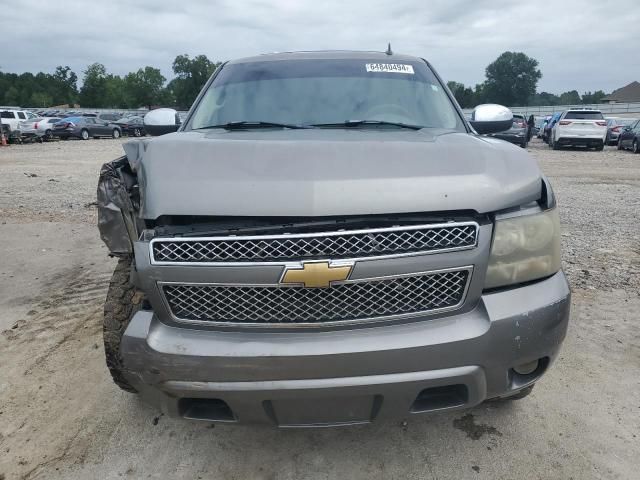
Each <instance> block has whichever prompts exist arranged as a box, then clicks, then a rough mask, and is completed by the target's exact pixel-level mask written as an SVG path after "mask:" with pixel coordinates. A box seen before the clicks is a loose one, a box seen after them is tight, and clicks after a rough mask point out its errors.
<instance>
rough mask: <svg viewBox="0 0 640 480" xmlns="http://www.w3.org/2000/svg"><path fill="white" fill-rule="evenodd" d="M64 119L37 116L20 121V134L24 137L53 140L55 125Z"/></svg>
mask: <svg viewBox="0 0 640 480" xmlns="http://www.w3.org/2000/svg"><path fill="white" fill-rule="evenodd" d="M60 120H62V119H61V118H57V117H47V118H36V119H35V120H27V121H25V122H22V123H20V135H21V137H22V138H23V139H24V138H27V139H28V138H37V139H41V140H51V139H52V138H53V125H54V124H55V123H57V122H59V121H60Z"/></svg>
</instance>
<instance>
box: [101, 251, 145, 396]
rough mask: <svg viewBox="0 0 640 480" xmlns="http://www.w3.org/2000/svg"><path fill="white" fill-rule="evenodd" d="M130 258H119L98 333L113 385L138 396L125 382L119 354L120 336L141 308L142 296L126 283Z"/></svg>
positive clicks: (128, 278) (129, 282)
mask: <svg viewBox="0 0 640 480" xmlns="http://www.w3.org/2000/svg"><path fill="white" fill-rule="evenodd" d="M132 262H133V259H132V258H130V257H127V258H121V259H120V260H119V261H118V264H117V265H116V268H115V270H114V272H113V276H112V277H111V282H110V283H109V290H108V292H107V299H106V301H105V304H104V320H103V328H102V334H103V339H104V354H105V359H106V362H107V368H108V369H109V372H110V373H111V377H112V378H113V382H114V383H115V384H116V385H117V386H118V387H120V388H121V389H122V390H124V391H125V392H130V393H138V392H137V390H136V389H135V388H134V387H133V386H132V385H131V384H130V383H129V382H128V381H127V380H126V378H125V376H124V366H123V362H122V356H121V355H120V343H121V342H122V335H123V334H124V331H125V330H126V329H127V326H128V325H129V322H130V321H131V318H132V317H133V315H134V314H135V313H136V312H137V311H138V310H140V308H141V307H142V301H143V298H144V297H143V294H142V292H141V291H140V290H138V289H137V288H136V287H135V286H134V285H133V284H132V283H131V281H130V277H129V275H130V273H131V265H132Z"/></svg>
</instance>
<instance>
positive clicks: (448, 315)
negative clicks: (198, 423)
mask: <svg viewBox="0 0 640 480" xmlns="http://www.w3.org/2000/svg"><path fill="white" fill-rule="evenodd" d="M512 118H513V115H512V114H511V112H510V111H509V110H508V109H506V108H504V107H500V106H497V105H482V106H479V107H477V108H476V109H475V110H474V112H473V114H472V116H471V120H470V121H467V120H465V118H464V116H463V114H462V112H461V111H460V109H459V108H458V107H457V104H456V102H455V101H454V99H453V97H452V95H451V93H450V92H449V90H448V89H447V87H446V84H445V83H444V82H443V81H442V80H441V79H440V77H439V76H438V74H437V73H436V72H435V70H434V69H433V67H432V66H431V65H430V64H429V63H427V62H426V61H424V60H422V59H420V58H416V57H412V56H407V55H398V54H393V53H391V52H387V53H372V52H317V53H309V52H304V53H282V54H273V55H263V56H259V57H252V58H245V59H241V60H236V61H231V62H228V63H225V64H224V65H222V66H221V67H220V68H218V70H217V71H216V72H215V73H214V74H213V76H212V78H211V79H210V80H209V81H208V83H207V84H206V85H205V87H204V88H203V90H202V92H201V93H200V95H199V96H198V98H197V99H196V100H195V102H194V104H193V107H192V108H191V111H190V112H189V114H188V116H187V117H186V119H185V120H184V122H182V123H181V122H180V119H179V117H178V115H177V112H175V111H173V110H169V109H159V110H156V111H152V112H150V113H148V114H147V115H146V117H145V129H146V130H147V132H148V133H149V134H151V135H154V134H158V133H166V132H168V131H174V133H169V134H166V135H162V136H159V137H156V138H151V139H140V140H133V141H130V142H129V143H126V144H125V145H124V147H125V152H126V155H125V156H124V157H121V158H119V159H117V160H114V161H113V162H110V163H107V164H105V165H104V166H103V168H102V171H101V174H100V180H99V185H98V205H99V220H98V222H99V229H100V233H101V237H102V239H103V240H104V242H105V243H106V245H107V246H108V248H109V250H110V252H111V254H112V255H115V256H118V257H120V260H119V262H118V265H117V267H116V270H115V272H114V275H113V278H112V280H111V283H110V286H109V292H108V296H107V300H106V304H105V316H104V344H105V352H106V360H107V366H108V367H109V370H110V372H111V375H112V376H113V379H114V381H115V383H116V384H117V385H119V386H120V387H121V388H122V389H124V390H126V391H129V392H134V393H137V394H139V395H140V396H141V397H142V398H143V399H144V400H146V401H148V402H151V403H152V404H154V405H156V406H157V407H158V408H159V409H161V410H162V411H163V412H165V413H166V414H168V415H173V416H177V417H182V418H187V419H196V420H205V421H211V422H228V423H263V424H270V425H276V426H278V427H301V426H305V427H318V426H333V425H353V424H360V423H369V422H374V421H378V420H382V419H385V418H399V417H403V418H406V417H409V416H411V415H417V414H422V413H432V412H441V411H448V410H456V409H464V408H469V407H472V406H474V405H478V404H479V403H481V402H483V401H485V400H487V399H517V398H522V397H524V396H526V395H527V394H529V392H531V389H532V388H533V385H534V384H535V383H536V382H537V381H538V380H540V378H541V377H542V376H543V375H544V373H545V372H546V371H547V370H548V369H549V368H550V367H551V365H552V364H553V361H554V360H555V359H556V358H557V356H558V352H559V350H560V347H561V344H562V341H563V339H564V337H565V333H566V330H567V324H568V320H569V308H570V292H569V286H568V284H567V280H566V279H565V276H564V274H563V272H562V270H561V265H560V225H559V221H558V210H557V208H556V201H555V197H554V194H553V191H552V189H551V186H550V184H549V181H548V180H547V179H546V178H545V177H544V175H543V174H542V172H541V171H540V169H539V168H538V165H537V163H536V161H535V160H534V159H533V158H532V157H531V156H530V155H529V154H528V153H527V152H526V150H523V149H521V148H518V147H517V146H516V145H513V144H510V143H507V142H503V141H501V140H497V139H493V138H487V137H484V136H481V135H480V134H488V133H492V132H501V131H504V130H506V129H507V128H509V127H510V126H511V125H512ZM176 130H177V131H176ZM511 412H512V413H513V414H515V413H516V411H515V410H512V411H511Z"/></svg>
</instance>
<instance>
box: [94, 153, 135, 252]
mask: <svg viewBox="0 0 640 480" xmlns="http://www.w3.org/2000/svg"><path fill="white" fill-rule="evenodd" d="M97 196H98V229H99V230H100V238H102V241H103V242H104V243H105V244H106V245H107V247H108V248H109V251H110V252H111V253H112V254H113V255H116V256H126V255H131V254H133V242H134V241H135V240H137V239H138V237H139V232H140V230H141V228H142V226H141V225H140V222H141V221H140V219H139V218H138V211H139V208H140V190H139V186H138V179H137V176H136V174H135V172H134V171H133V170H132V168H131V165H130V163H129V160H128V159H127V157H126V156H125V157H120V158H118V159H116V160H114V161H112V162H109V163H105V164H104V165H103V166H102V168H101V170H100V179H99V181H98V195H97Z"/></svg>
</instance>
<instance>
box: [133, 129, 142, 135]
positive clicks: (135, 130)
mask: <svg viewBox="0 0 640 480" xmlns="http://www.w3.org/2000/svg"><path fill="white" fill-rule="evenodd" d="M133 136H134V137H141V136H142V132H141V131H140V129H139V128H134V129H133Z"/></svg>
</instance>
